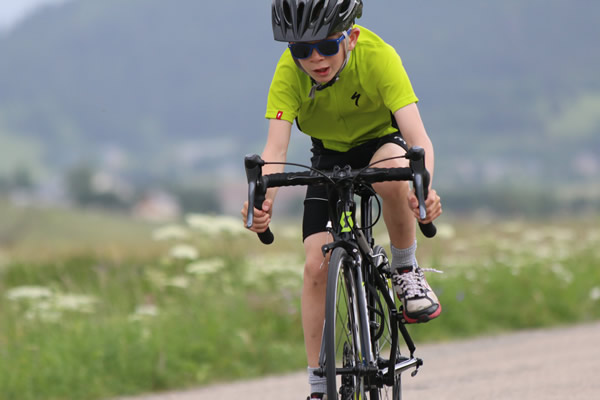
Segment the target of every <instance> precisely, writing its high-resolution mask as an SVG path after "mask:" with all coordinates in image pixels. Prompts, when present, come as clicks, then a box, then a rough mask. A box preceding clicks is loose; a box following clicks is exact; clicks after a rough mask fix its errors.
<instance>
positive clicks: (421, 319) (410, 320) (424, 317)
mask: <svg viewBox="0 0 600 400" xmlns="http://www.w3.org/2000/svg"><path fill="white" fill-rule="evenodd" d="M441 313H442V305H441V304H439V305H438V307H437V308H436V310H435V311H434V312H433V313H431V314H428V313H426V312H424V313H423V314H420V315H417V316H413V317H409V316H408V315H406V311H404V310H402V315H403V316H404V320H405V321H406V323H407V324H422V323H425V322H429V321H431V320H432V319H434V318H437V317H438V316H439V315H440V314H441Z"/></svg>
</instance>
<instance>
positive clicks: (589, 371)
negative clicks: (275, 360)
mask: <svg viewBox="0 0 600 400" xmlns="http://www.w3.org/2000/svg"><path fill="white" fill-rule="evenodd" d="M417 356H419V357H421V358H423V359H424V361H425V365H424V366H423V368H421V371H420V372H419V374H418V375H417V376H416V377H414V378H411V377H410V374H409V373H405V374H404V375H403V377H404V380H403V387H404V390H403V393H404V396H403V398H404V400H417V399H418V400H427V399H432V400H433V399H434V400H446V399H448V400H450V399H452V400H471V399H472V400H475V399H477V400H486V399H494V400H503V399H507V400H508V399H510V400H542V399H543V400H555V399H556V400H558V399H560V400H580V399H581V400H584V399H585V400H597V399H600V323H594V324H589V325H580V326H575V327H569V328H558V329H552V330H541V331H528V332H519V333H515V334H509V335H502V336H497V337H486V338H479V339H474V340H468V341H460V342H452V343H443V344H431V345H426V346H421V347H419V348H418V349H417ZM307 392H308V387H307V384H306V374H305V373H304V372H299V373H295V374H289V375H284V376H273V377H268V378H264V379H259V380H254V381H247V382H237V383H233V384H223V385H214V386H210V387H205V388H200V389H196V390H189V391H183V392H169V393H163V394H153V395H148V396H140V397H131V398H127V399H125V398H123V399H121V400H196V399H207V400H209V399H218V400H237V399H244V400H265V399H277V400H304V399H306V395H307Z"/></svg>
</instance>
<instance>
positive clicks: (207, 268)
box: [185, 258, 225, 275]
mask: <svg viewBox="0 0 600 400" xmlns="http://www.w3.org/2000/svg"><path fill="white" fill-rule="evenodd" d="M224 267H225V260H223V259H222V258H211V259H208V260H199V261H195V262H193V263H191V264H190V265H188V266H187V268H186V269H185V270H186V272H187V273H189V274H192V275H204V274H214V273H215V272H219V271H220V270H221V269H223V268H224Z"/></svg>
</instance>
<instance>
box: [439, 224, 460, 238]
mask: <svg viewBox="0 0 600 400" xmlns="http://www.w3.org/2000/svg"><path fill="white" fill-rule="evenodd" d="M437 236H438V237H439V238H440V239H452V238H454V237H455V236H456V229H454V227H453V226H452V225H450V224H439V225H438V226H437Z"/></svg>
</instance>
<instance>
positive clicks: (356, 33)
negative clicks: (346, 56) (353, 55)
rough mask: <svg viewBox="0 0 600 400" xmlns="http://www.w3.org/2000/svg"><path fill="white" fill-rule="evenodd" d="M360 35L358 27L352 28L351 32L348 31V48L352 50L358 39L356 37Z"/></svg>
mask: <svg viewBox="0 0 600 400" xmlns="http://www.w3.org/2000/svg"><path fill="white" fill-rule="evenodd" d="M359 36H360V28H352V32H350V36H349V46H348V47H349V49H350V50H354V46H356V42H357V41H358V37H359Z"/></svg>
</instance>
